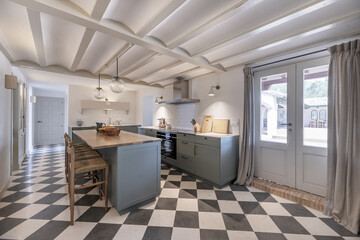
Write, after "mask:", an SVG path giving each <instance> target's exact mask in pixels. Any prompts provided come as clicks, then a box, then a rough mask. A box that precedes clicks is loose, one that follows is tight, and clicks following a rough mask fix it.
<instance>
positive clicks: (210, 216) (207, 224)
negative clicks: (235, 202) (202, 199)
mask: <svg viewBox="0 0 360 240" xmlns="http://www.w3.org/2000/svg"><path fill="white" fill-rule="evenodd" d="M199 226H200V228H201V229H226V228H225V224H224V220H223V218H222V215H221V213H210V212H199Z"/></svg>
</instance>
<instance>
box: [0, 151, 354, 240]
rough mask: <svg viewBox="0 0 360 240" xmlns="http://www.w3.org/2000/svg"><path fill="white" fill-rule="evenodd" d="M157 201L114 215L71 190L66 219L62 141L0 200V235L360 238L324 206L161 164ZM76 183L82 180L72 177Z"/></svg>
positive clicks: (17, 176) (88, 194) (93, 194)
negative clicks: (219, 184)
mask: <svg viewBox="0 0 360 240" xmlns="http://www.w3.org/2000/svg"><path fill="white" fill-rule="evenodd" d="M161 177H162V181H161V186H162V191H161V194H160V196H159V197H158V198H157V200H156V202H154V203H151V204H149V205H147V206H144V207H142V208H141V209H138V210H136V211H133V212H131V213H128V214H125V215H122V216H120V215H119V214H118V213H117V211H116V210H115V209H114V208H111V209H110V210H109V211H108V212H107V213H105V210H104V207H103V206H104V204H103V202H101V201H99V200H98V195H97V194H98V190H97V189H83V190H81V191H77V193H76V200H77V201H76V203H75V205H76V206H75V219H76V222H75V225H74V226H69V213H70V211H69V208H68V204H69V201H68V196H67V187H66V181H65V179H64V147H63V146H53V147H47V148H46V147H45V148H39V149H36V151H34V153H33V154H32V155H31V156H30V158H29V159H28V160H27V161H26V162H25V164H24V166H23V167H22V169H21V170H19V171H16V172H15V173H14V177H13V182H12V183H11V185H10V186H9V188H8V189H7V191H6V192H5V196H4V197H3V198H2V199H1V202H0V238H1V239H36V240H41V239H66V240H69V239H125V240H133V239H134V240H135V239H181V240H186V239H191V240H194V239H206V240H211V239H237V240H241V239H246V240H248V239H261V240H262V239H264V240H265V239H266V240H271V239H276V240H281V239H291V240H293V239H294V240H295V239H296V240H298V239H299V240H300V239H304V240H305V239H306V240H307V239H321V240H326V239H348V240H350V239H359V237H356V236H354V235H353V234H352V233H350V232H349V231H347V230H346V229H344V228H343V227H342V226H340V225H338V224H336V223H335V222H334V221H333V220H332V219H330V218H328V217H326V216H324V215H323V214H322V213H320V212H318V211H315V210H312V209H310V208H306V207H303V206H302V205H299V204H296V203H293V202H290V201H288V200H285V199H282V198H279V197H277V196H273V195H270V194H268V193H265V192H262V191H260V190H257V189H255V188H252V187H248V188H247V187H243V186H237V185H231V186H228V187H225V188H223V189H216V188H213V187H212V186H210V185H208V184H206V183H204V182H201V181H199V180H197V179H195V178H193V177H190V176H188V175H186V174H184V173H181V172H179V171H177V170H175V169H172V168H169V167H167V166H166V165H162V170H161ZM78 184H80V182H78Z"/></svg>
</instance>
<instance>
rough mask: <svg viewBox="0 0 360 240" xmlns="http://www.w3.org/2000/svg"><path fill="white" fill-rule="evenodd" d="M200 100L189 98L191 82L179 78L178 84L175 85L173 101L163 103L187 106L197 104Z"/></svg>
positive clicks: (177, 79)
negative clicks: (186, 104)
mask: <svg viewBox="0 0 360 240" xmlns="http://www.w3.org/2000/svg"><path fill="white" fill-rule="evenodd" d="M197 102H200V99H193V98H189V81H188V80H185V79H184V78H183V77H177V78H176V82H174V84H173V99H172V100H168V101H161V102H159V103H160V104H161V103H165V104H185V103H197Z"/></svg>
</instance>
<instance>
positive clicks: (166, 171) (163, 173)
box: [161, 170, 170, 175]
mask: <svg viewBox="0 0 360 240" xmlns="http://www.w3.org/2000/svg"><path fill="white" fill-rule="evenodd" d="M169 172H170V170H161V175H168V174H169Z"/></svg>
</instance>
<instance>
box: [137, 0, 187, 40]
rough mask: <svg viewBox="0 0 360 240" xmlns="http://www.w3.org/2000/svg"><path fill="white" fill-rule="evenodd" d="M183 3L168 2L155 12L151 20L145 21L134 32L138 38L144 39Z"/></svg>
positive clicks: (179, 0)
mask: <svg viewBox="0 0 360 240" xmlns="http://www.w3.org/2000/svg"><path fill="white" fill-rule="evenodd" d="M184 2H185V0H168V2H167V3H166V4H165V6H164V7H163V8H161V9H160V10H159V11H157V12H156V13H155V14H154V15H153V16H152V17H151V19H150V20H149V21H147V22H146V23H145V24H144V25H143V26H142V27H141V29H140V30H139V31H137V32H136V35H137V36H139V37H145V36H146V35H147V34H148V33H149V32H151V31H152V30H153V29H154V28H155V27H156V26H158V25H159V24H160V23H161V22H162V21H164V20H165V19H166V18H167V17H169V16H170V15H171V14H172V13H173V12H174V11H175V10H176V9H178V8H179V7H180V6H181V5H182V4H183V3H184Z"/></svg>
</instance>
